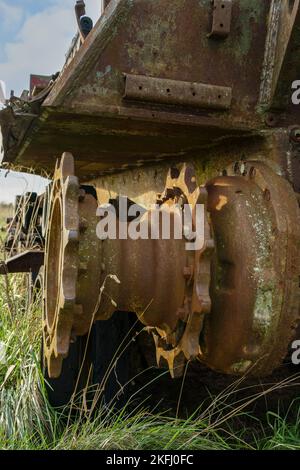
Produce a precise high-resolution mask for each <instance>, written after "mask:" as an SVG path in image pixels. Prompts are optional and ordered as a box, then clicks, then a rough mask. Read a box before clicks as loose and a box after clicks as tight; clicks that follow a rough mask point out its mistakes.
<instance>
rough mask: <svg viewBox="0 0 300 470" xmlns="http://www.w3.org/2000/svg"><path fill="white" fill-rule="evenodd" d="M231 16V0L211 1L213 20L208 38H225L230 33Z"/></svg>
mask: <svg viewBox="0 0 300 470" xmlns="http://www.w3.org/2000/svg"><path fill="white" fill-rule="evenodd" d="M231 16H232V0H214V1H213V22H212V30H211V33H210V34H209V35H208V37H209V38H212V39H214V38H221V39H225V38H227V36H228V35H229V33H230V29H231Z"/></svg>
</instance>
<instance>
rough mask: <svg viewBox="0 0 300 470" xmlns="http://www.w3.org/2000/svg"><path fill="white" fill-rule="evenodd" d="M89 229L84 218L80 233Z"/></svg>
mask: <svg viewBox="0 0 300 470" xmlns="http://www.w3.org/2000/svg"><path fill="white" fill-rule="evenodd" d="M87 229H88V222H87V220H85V219H82V220H81V221H80V224H79V231H80V233H84V232H85V231H86V230H87Z"/></svg>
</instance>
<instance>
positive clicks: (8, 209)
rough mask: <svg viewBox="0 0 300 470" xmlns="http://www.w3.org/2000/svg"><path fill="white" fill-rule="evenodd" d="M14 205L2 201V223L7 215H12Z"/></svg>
mask: <svg viewBox="0 0 300 470" xmlns="http://www.w3.org/2000/svg"><path fill="white" fill-rule="evenodd" d="M12 215H13V205H12V204H3V203H0V223H1V224H2V223H3V222H4V221H5V220H6V219H7V217H12Z"/></svg>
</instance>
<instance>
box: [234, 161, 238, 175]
mask: <svg viewBox="0 0 300 470" xmlns="http://www.w3.org/2000/svg"><path fill="white" fill-rule="evenodd" d="M233 171H234V172H235V174H236V175H237V174H238V173H240V162H235V164H234V166H233Z"/></svg>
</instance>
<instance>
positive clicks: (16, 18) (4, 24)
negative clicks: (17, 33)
mask: <svg viewBox="0 0 300 470" xmlns="http://www.w3.org/2000/svg"><path fill="white" fill-rule="evenodd" d="M22 17H23V10H22V8H20V7H17V6H12V5H9V4H8V3H7V2H6V1H4V0H0V21H1V28H3V29H4V31H9V29H10V28H11V27H13V26H16V25H18V23H20V21H21V19H22Z"/></svg>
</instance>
